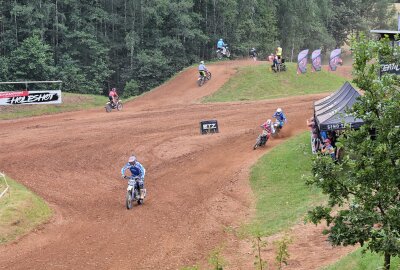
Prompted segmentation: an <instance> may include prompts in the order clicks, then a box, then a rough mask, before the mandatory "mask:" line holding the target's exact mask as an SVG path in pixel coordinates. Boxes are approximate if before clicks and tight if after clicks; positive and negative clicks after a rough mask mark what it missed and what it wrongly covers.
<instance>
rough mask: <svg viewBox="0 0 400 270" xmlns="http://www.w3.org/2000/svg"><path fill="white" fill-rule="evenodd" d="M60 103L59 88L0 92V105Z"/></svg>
mask: <svg viewBox="0 0 400 270" xmlns="http://www.w3.org/2000/svg"><path fill="white" fill-rule="evenodd" d="M60 103H62V100H61V90H41V91H15V92H0V105H23V104H60Z"/></svg>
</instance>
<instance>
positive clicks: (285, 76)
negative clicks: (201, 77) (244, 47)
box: [203, 62, 346, 102]
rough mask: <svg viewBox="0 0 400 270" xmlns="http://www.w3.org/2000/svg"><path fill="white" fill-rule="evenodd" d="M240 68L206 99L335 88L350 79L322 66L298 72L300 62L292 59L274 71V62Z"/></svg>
mask: <svg viewBox="0 0 400 270" xmlns="http://www.w3.org/2000/svg"><path fill="white" fill-rule="evenodd" d="M267 63H268V64H261V65H258V66H250V67H243V68H239V70H238V72H237V74H236V75H235V76H234V77H233V78H231V79H230V80H229V81H228V82H227V83H226V84H224V85H223V86H222V88H221V89H220V90H218V91H217V92H215V93H214V94H213V95H211V96H208V97H205V98H204V99H203V101H204V102H228V101H243V100H262V99H274V98H282V97H288V96H298V95H306V94H315V93H325V92H330V93H331V92H334V91H335V90H337V89H338V88H340V87H341V86H342V85H343V83H344V82H345V81H346V79H344V78H343V77H340V76H338V75H336V74H335V73H334V72H328V71H326V70H322V71H320V72H310V70H311V68H308V71H307V73H305V74H301V75H297V73H296V69H297V66H296V64H293V63H288V64H287V68H288V70H287V71H285V72H279V73H274V72H273V71H271V68H270V64H269V62H267Z"/></svg>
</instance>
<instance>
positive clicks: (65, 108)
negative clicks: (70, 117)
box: [0, 92, 124, 120]
mask: <svg viewBox="0 0 400 270" xmlns="http://www.w3.org/2000/svg"><path fill="white" fill-rule="evenodd" d="M62 101H63V103H62V104H47V105H45V104H43V105H36V104H35V105H14V106H0V112H1V113H0V120H5V119H15V118H22V117H30V116H38V115H44V114H55V113H61V112H69V111H78V110H86V109H91V108H96V107H102V106H104V105H105V104H106V103H107V101H108V97H105V96H99V95H83V94H72V93H64V92H63V93H62ZM123 101H124V100H123Z"/></svg>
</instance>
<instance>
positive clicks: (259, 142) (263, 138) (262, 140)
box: [253, 129, 269, 150]
mask: <svg viewBox="0 0 400 270" xmlns="http://www.w3.org/2000/svg"><path fill="white" fill-rule="evenodd" d="M268 139H269V134H268V132H267V131H266V130H265V129H263V131H262V133H261V134H260V135H258V137H257V140H256V144H255V145H254V146H253V149H254V150H256V149H257V148H258V147H260V146H264V145H265V144H266V143H267V141H268Z"/></svg>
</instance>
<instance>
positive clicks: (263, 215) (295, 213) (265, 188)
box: [243, 132, 325, 236]
mask: <svg viewBox="0 0 400 270" xmlns="http://www.w3.org/2000/svg"><path fill="white" fill-rule="evenodd" d="M267 147H268V143H267ZM311 157H312V154H311V149H310V133H309V132H305V133H303V134H301V135H299V136H297V137H295V138H292V139H290V140H288V141H287V142H285V143H283V144H281V145H278V146H277V147H275V148H273V149H272V150H271V151H270V152H269V153H268V154H266V155H264V156H263V157H262V158H261V159H260V160H259V161H258V162H257V163H256V164H255V165H254V166H253V167H252V169H251V176H250V183H251V188H252V189H253V192H254V194H255V196H256V200H257V202H256V216H255V218H254V220H253V221H252V222H251V223H250V224H247V225H244V227H243V230H244V231H243V233H244V234H250V235H253V236H256V235H261V236H268V235H272V234H274V233H277V232H279V231H283V230H286V229H288V228H290V227H291V226H293V225H294V224H295V223H296V222H298V221H299V219H300V218H301V217H302V216H304V215H305V214H306V212H307V210H309V209H310V208H311V206H313V205H316V204H317V203H319V202H321V201H323V200H324V198H325V197H324V196H323V195H322V192H321V191H320V190H319V189H317V188H312V187H309V186H307V185H306V184H305V183H304V180H303V179H302V175H309V174H310V173H311Z"/></svg>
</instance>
